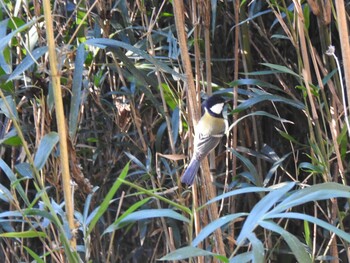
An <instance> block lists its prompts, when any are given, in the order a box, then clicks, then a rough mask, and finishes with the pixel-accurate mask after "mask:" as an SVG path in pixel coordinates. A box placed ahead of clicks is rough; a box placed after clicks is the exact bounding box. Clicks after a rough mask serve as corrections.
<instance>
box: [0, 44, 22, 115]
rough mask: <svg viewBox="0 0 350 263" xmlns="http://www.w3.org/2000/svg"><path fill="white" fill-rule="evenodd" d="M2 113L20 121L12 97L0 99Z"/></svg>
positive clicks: (0, 111)
mask: <svg viewBox="0 0 350 263" xmlns="http://www.w3.org/2000/svg"><path fill="white" fill-rule="evenodd" d="M0 43H1V41H0ZM0 113H3V114H5V116H6V117H7V118H9V119H11V120H18V114H17V108H16V104H15V103H14V101H13V98H12V96H6V97H5V100H3V99H1V98H0Z"/></svg>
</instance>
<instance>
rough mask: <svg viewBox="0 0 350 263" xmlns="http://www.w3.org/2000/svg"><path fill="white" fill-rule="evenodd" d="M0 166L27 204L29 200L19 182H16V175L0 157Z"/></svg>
mask: <svg viewBox="0 0 350 263" xmlns="http://www.w3.org/2000/svg"><path fill="white" fill-rule="evenodd" d="M0 168H1V170H2V171H3V172H4V173H5V174H6V176H7V178H8V179H9V180H10V182H11V185H12V186H14V187H15V188H16V190H17V192H18V193H19V195H20V196H21V197H22V199H23V201H24V202H25V203H26V205H27V206H29V204H30V202H29V200H28V197H27V195H26V193H25V191H24V189H23V187H22V185H21V184H19V183H18V180H17V178H16V175H15V174H14V173H13V172H12V170H11V168H10V167H9V166H8V165H7V163H5V161H4V160H3V159H1V158H0Z"/></svg>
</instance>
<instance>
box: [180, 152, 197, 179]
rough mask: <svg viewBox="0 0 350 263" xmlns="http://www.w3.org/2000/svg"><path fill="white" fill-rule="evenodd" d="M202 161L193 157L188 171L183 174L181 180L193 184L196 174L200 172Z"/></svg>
mask: <svg viewBox="0 0 350 263" xmlns="http://www.w3.org/2000/svg"><path fill="white" fill-rule="evenodd" d="M200 164H201V162H200V161H199V160H197V159H196V158H194V157H193V158H192V159H191V161H190V164H189V165H188V167H187V169H186V171H185V172H184V174H183V175H182V176H181V182H182V183H185V184H187V185H192V184H193V181H194V178H195V177H196V174H197V173H198V169H199V166H200Z"/></svg>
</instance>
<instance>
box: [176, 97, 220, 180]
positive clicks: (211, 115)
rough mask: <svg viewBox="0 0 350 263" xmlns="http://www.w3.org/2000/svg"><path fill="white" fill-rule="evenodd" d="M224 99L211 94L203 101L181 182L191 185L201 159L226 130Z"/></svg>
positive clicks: (217, 142) (216, 143) (212, 148)
mask: <svg viewBox="0 0 350 263" xmlns="http://www.w3.org/2000/svg"><path fill="white" fill-rule="evenodd" d="M224 106H225V99H224V98H223V97H221V96H219V95H213V96H211V97H209V98H208V99H207V100H205V101H204V102H203V108H204V113H203V115H202V117H201V119H200V120H199V122H198V123H197V125H196V127H195V135H194V142H193V156H192V158H191V161H190V163H189V165H188V166H187V168H186V170H185V172H184V173H183V175H182V176H181V182H182V183H184V184H186V185H188V186H191V185H192V184H193V182H194V179H195V177H196V175H197V173H198V169H199V167H200V163H201V161H202V160H203V159H204V158H205V157H207V156H208V154H209V153H210V152H211V151H212V150H214V149H215V147H216V146H217V145H218V144H219V142H220V140H221V138H222V137H223V136H224V134H225V131H226V121H225V119H224V117H223V114H222V112H223V109H224Z"/></svg>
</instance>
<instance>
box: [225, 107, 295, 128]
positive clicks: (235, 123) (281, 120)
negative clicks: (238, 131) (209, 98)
mask: <svg viewBox="0 0 350 263" xmlns="http://www.w3.org/2000/svg"><path fill="white" fill-rule="evenodd" d="M250 116H265V117H268V118H271V119H274V120H276V121H280V122H286V123H293V122H292V121H289V120H286V119H283V118H280V117H278V116H276V115H273V114H270V113H268V112H266V111H255V112H252V113H249V114H246V115H244V116H242V117H241V118H239V119H237V120H236V121H235V122H234V123H232V124H231V126H230V129H231V127H234V126H236V125H237V124H238V123H239V122H240V121H242V120H243V119H245V118H247V117H250Z"/></svg>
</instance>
